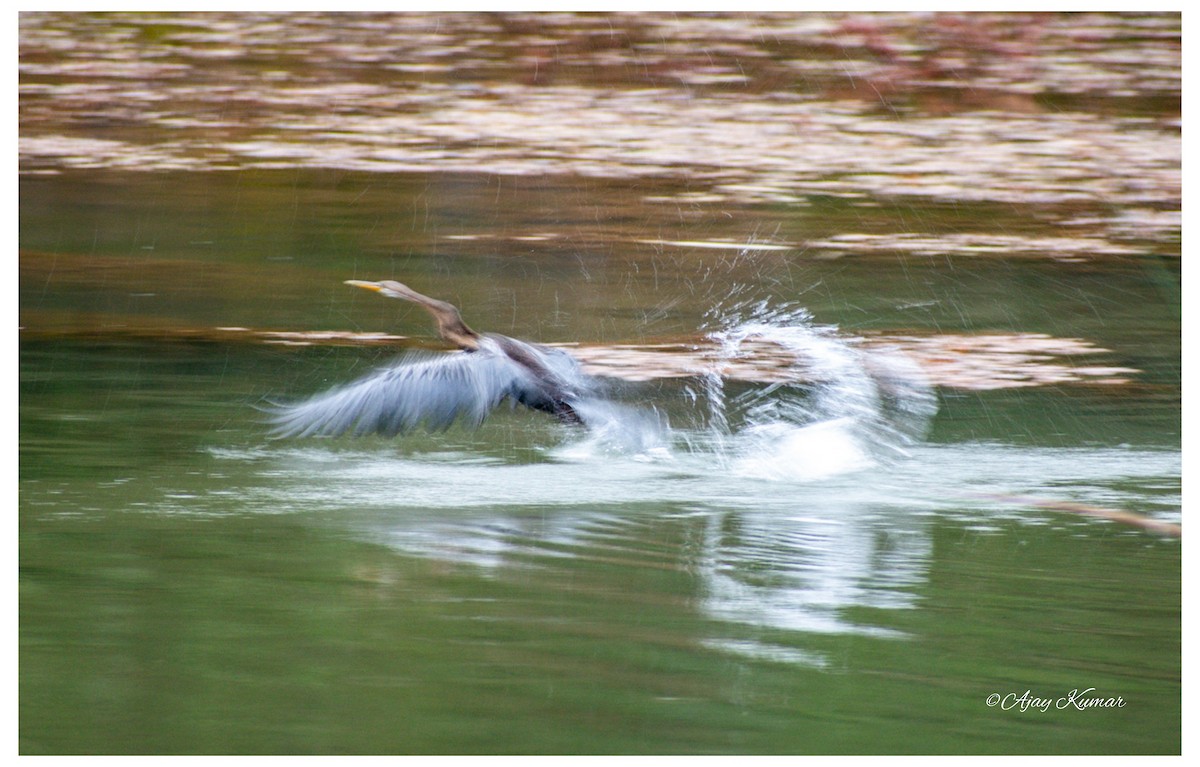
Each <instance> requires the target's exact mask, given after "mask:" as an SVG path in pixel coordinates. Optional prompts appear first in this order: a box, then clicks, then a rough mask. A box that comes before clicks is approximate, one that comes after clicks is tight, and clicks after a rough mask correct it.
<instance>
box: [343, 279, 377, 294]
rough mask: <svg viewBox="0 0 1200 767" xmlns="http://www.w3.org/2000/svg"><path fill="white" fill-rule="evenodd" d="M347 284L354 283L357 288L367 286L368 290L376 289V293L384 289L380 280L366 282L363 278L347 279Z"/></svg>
mask: <svg viewBox="0 0 1200 767" xmlns="http://www.w3.org/2000/svg"><path fill="white" fill-rule="evenodd" d="M346 284H347V285H353V286H354V287H356V288H366V289H367V290H374V291H375V292H376V293H378V292H379V291H381V290H383V286H382V285H380V284H379V283H378V282H365V281H363V280H346Z"/></svg>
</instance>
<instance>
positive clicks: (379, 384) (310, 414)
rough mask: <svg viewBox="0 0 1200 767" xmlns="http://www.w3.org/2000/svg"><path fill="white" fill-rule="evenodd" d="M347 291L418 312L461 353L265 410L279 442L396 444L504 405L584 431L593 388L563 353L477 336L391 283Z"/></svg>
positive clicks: (436, 303)
mask: <svg viewBox="0 0 1200 767" xmlns="http://www.w3.org/2000/svg"><path fill="white" fill-rule="evenodd" d="M345 284H347V285H353V286H355V287H358V288H363V289H366V290H371V291H374V292H376V293H379V294H380V295H381V296H386V297H388V298H396V299H400V300H402V301H409V302H412V303H415V304H417V305H418V306H420V307H422V308H423V309H425V310H426V311H428V312H429V313H430V314H431V315H432V316H433V319H434V322H435V324H436V326H437V331H438V334H439V335H440V336H441V337H442V339H444V340H445V341H447V342H449V343H451V344H453V345H454V346H456V347H457V351H452V352H447V353H439V354H432V355H430V354H428V353H426V354H419V353H411V354H409V355H407V356H405V357H402V358H401V359H400V360H398V361H397V362H396V363H394V364H392V365H390V366H388V367H384V368H381V369H379V370H376V371H375V372H373V373H371V374H369V375H366V376H364V377H362V378H360V379H358V380H357V381H354V382H352V383H349V384H346V385H344V386H340V387H337V388H334V389H331V390H329V391H327V392H324V393H322V394H317V395H315V396H313V397H311V398H309V399H307V400H301V401H298V402H294V403H290V404H273V405H272V406H271V407H269V408H268V413H269V414H270V420H271V421H272V422H273V425H274V433H275V435H276V436H278V437H310V436H329V437H333V436H338V435H341V434H344V433H346V432H353V434H354V435H356V436H363V435H366V434H382V435H384V436H389V437H393V436H396V435H398V434H404V433H406V432H409V431H411V430H413V429H415V428H417V427H419V426H424V427H425V428H426V429H428V430H430V431H438V430H443V429H446V428H449V427H450V426H451V425H452V424H454V423H455V422H456V421H463V422H465V423H466V424H467V425H469V426H478V425H479V424H481V423H482V422H483V421H484V419H485V418H486V417H487V415H488V413H490V412H491V411H492V410H493V409H495V408H496V407H497V406H498V405H499V404H500V403H501V402H503V401H504V400H506V399H507V400H509V401H511V402H512V403H514V404H517V403H519V404H521V405H524V406H525V407H528V408H530V409H532V410H537V411H542V412H545V413H549V414H550V415H553V416H554V417H555V418H557V419H558V420H559V421H560V422H562V423H567V424H585V419H584V417H583V416H582V415H581V409H584V408H585V407H586V402H587V400H588V399H589V397H592V396H593V395H594V389H595V384H594V381H593V379H591V377H590V376H588V375H586V374H585V373H584V372H583V371H582V369H581V368H580V366H579V363H578V361H576V360H575V358H574V357H572V356H571V355H570V354H568V353H567V352H565V351H563V350H562V349H555V348H551V347H547V346H542V345H541V344H535V343H530V342H528V341H520V340H518V339H515V338H509V337H508V336H503V335H500V334H498V333H477V332H475V331H474V330H472V329H471V328H470V327H469V326H468V325H467V324H466V323H465V322H464V321H463V319H462V315H461V314H460V312H459V310H458V307H456V306H454V305H453V304H450V303H447V302H446V301H440V300H438V299H436V298H430V297H429V296H426V295H423V294H421V293H418V292H417V291H415V290H413V289H412V288H410V287H409V286H407V285H405V284H404V283H401V282H396V281H394V280H382V281H379V282H367V281H364V280H346V282H345Z"/></svg>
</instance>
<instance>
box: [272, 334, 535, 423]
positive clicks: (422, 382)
mask: <svg viewBox="0 0 1200 767" xmlns="http://www.w3.org/2000/svg"><path fill="white" fill-rule="evenodd" d="M525 376H527V374H526V373H525V371H524V370H522V369H521V368H520V367H519V366H518V365H516V364H515V363H514V362H512V361H511V360H509V359H507V358H505V357H504V356H501V355H498V354H494V353H490V352H487V351H479V352H455V353H451V354H439V355H434V356H430V355H419V354H414V355H409V356H408V357H405V358H403V359H402V360H401V361H400V362H399V363H398V364H396V365H393V366H390V367H387V368H382V369H380V370H377V371H375V372H374V373H371V374H370V375H367V376H364V377H363V378H360V379H359V380H357V381H354V382H353V383H350V384H347V385H345V386H341V387H338V388H336V389H333V390H331V391H328V392H325V393H324V394H318V395H316V396H314V397H312V398H310V399H307V400H304V401H301V402H297V403H293V404H288V405H280V406H278V407H275V408H273V409H271V410H270V411H269V412H270V414H271V415H270V417H271V421H272V422H273V423H274V425H275V432H274V433H275V434H276V435H277V436H280V437H297V436H299V437H309V436H336V435H339V434H344V433H345V432H347V431H353V432H354V434H355V435H356V436H361V435H364V434H371V433H376V434H383V435H386V436H395V435H397V434H401V433H404V432H407V431H411V430H412V429H414V428H417V427H418V426H422V425H423V426H425V428H427V429H429V430H431V431H434V430H440V429H445V428H448V427H449V426H450V425H451V424H453V423H454V422H455V421H456V420H459V419H462V420H463V421H464V422H466V423H467V424H469V425H471V426H478V425H479V424H480V423H482V421H483V419H484V418H486V417H487V414H488V413H489V412H491V410H492V409H493V408H495V407H496V405H498V404H500V402H501V401H502V400H504V398H505V397H513V398H516V397H517V395H518V393H519V392H520V391H521V388H522V384H523V378H524V377H525Z"/></svg>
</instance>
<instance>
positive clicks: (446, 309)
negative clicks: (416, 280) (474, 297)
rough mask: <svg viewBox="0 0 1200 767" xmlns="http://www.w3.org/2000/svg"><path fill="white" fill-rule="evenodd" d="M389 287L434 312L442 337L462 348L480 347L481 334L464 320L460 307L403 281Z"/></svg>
mask: <svg viewBox="0 0 1200 767" xmlns="http://www.w3.org/2000/svg"><path fill="white" fill-rule="evenodd" d="M388 287H389V288H390V289H391V290H392V291H393V292H396V293H400V294H402V295H403V296H404V297H405V298H407V299H408V300H409V301H412V302H413V303H415V304H420V305H421V306H422V307H424V308H425V310H426V311H427V312H429V313H430V314H432V315H433V319H434V321H435V322H436V323H437V329H438V334H439V335H441V337H442V338H444V339H445V340H447V341H449V342H450V343H452V344H454V345H455V346H457V347H458V348H460V349H466V350H468V351H475V350H476V349H478V348H479V338H480V336H479V334H478V333H476V332H475V331H474V330H471V328H469V327H468V326H467V323H465V322H463V319H462V315H460V314H459V313H458V308H457V307H456V306H454V304H450V303H447V302H445V301H439V300H438V299H436V298H430V297H429V296H426V295H424V294H421V293H418V292H417V291H415V290H413V289H412V288H410V287H408V286H407V285H404V284H402V283H398V282H393V283H389V284H388Z"/></svg>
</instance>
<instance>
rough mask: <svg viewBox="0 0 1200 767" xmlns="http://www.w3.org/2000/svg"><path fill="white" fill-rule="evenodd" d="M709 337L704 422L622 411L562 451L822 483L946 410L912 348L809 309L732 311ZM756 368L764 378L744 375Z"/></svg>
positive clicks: (901, 452)
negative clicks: (847, 329)
mask: <svg viewBox="0 0 1200 767" xmlns="http://www.w3.org/2000/svg"><path fill="white" fill-rule="evenodd" d="M708 340H709V341H710V342H711V348H712V350H713V351H712V352H711V359H710V360H709V362H710V363H711V364H710V365H709V366H708V368H707V370H706V372H705V373H704V374H703V375H702V376H701V377H700V378H699V379H698V381H697V382H696V384H695V385H694V386H693V387H690V388H688V389H686V390H685V394H686V395H687V396H688V397H689V399H690V401H691V404H692V405H693V410H694V411H695V413H694V415H693V419H692V423H690V424H689V425H687V426H685V427H682V428H679V427H677V428H675V429H668V428H667V426H666V424H665V421H664V420H663V419H662V418H660V417H658V416H657V414H655V416H654V417H652V418H651V417H647V416H634V415H633V414H632V413H630V412H627V411H618V410H613V411H611V413H610V415H611V416H612V417H611V418H610V419H608V420H607V421H606V423H608V424H609V426H610V428H602V429H599V430H596V432H595V433H594V434H592V435H589V436H588V437H587V438H586V440H585V441H584V442H580V443H575V444H573V445H572V446H571V447H570V448H568V449H567V451H566V452H563V453H560V457H573V458H576V459H578V458H582V457H585V456H588V455H591V456H594V455H596V452H597V450H598V449H599V450H601V451H606V452H609V453H611V452H613V451H614V450H615V451H618V452H625V453H626V454H629V448H632V449H633V450H634V451H637V452H638V453H639V454H640V455H641V456H642V457H645V458H651V459H663V458H668V459H671V460H691V461H693V462H698V464H699V465H702V466H705V467H706V470H711V469H713V468H719V469H720V470H721V471H724V472H729V473H731V474H732V475H734V476H740V477H749V478H760V479H777V480H790V481H810V480H817V479H822V478H826V477H830V476H836V475H840V474H845V473H848V472H853V471H861V470H864V469H869V468H871V467H875V466H878V465H880V464H881V463H887V462H891V461H894V460H896V459H898V458H902V457H904V456H905V455H906V454H907V448H908V447H909V446H910V445H912V444H913V443H914V442H916V441H917V440H919V439H920V438H921V437H922V436H923V435H924V433H925V430H926V427H927V426H928V423H929V421H930V420H931V419H932V417H933V415H934V414H935V412H936V410H937V402H936V398H935V396H934V394H933V389H932V387H931V386H930V384H929V383H928V381H927V380H926V378H925V377H924V376H923V375H922V373H921V371H920V369H919V368H918V367H917V366H916V365H915V364H914V363H913V362H911V361H910V360H909V359H908V358H907V357H906V356H904V355H903V354H902V353H901V352H899V351H896V350H892V349H887V348H880V347H878V346H872V347H871V348H867V347H866V346H864V344H863V343H862V341H861V339H857V338H854V337H849V336H846V335H845V334H842V333H840V332H838V331H837V329H836V328H833V327H830V326H826V325H820V324H818V323H815V322H814V321H813V319H812V317H811V315H809V313H808V312H807V311H806V310H804V309H803V308H800V307H772V306H770V305H769V304H766V303H760V304H755V305H752V306H748V307H742V308H738V309H734V310H732V311H726V312H724V313H723V314H722V315H721V316H720V317H719V319H718V321H717V323H716V326H715V327H714V328H713V329H712V330H711V331H710V332H709V333H708ZM750 369H753V370H755V371H757V372H756V375H755V376H747V378H754V379H756V380H755V381H753V382H747V381H744V380H743V381H739V378H740V377H742V371H746V370H750ZM764 370H768V371H770V373H769V375H768V376H767V378H769V379H770V380H769V381H767V382H763V381H762V380H761V379H762V377H763V373H762V371H764ZM714 464H715V466H714Z"/></svg>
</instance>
